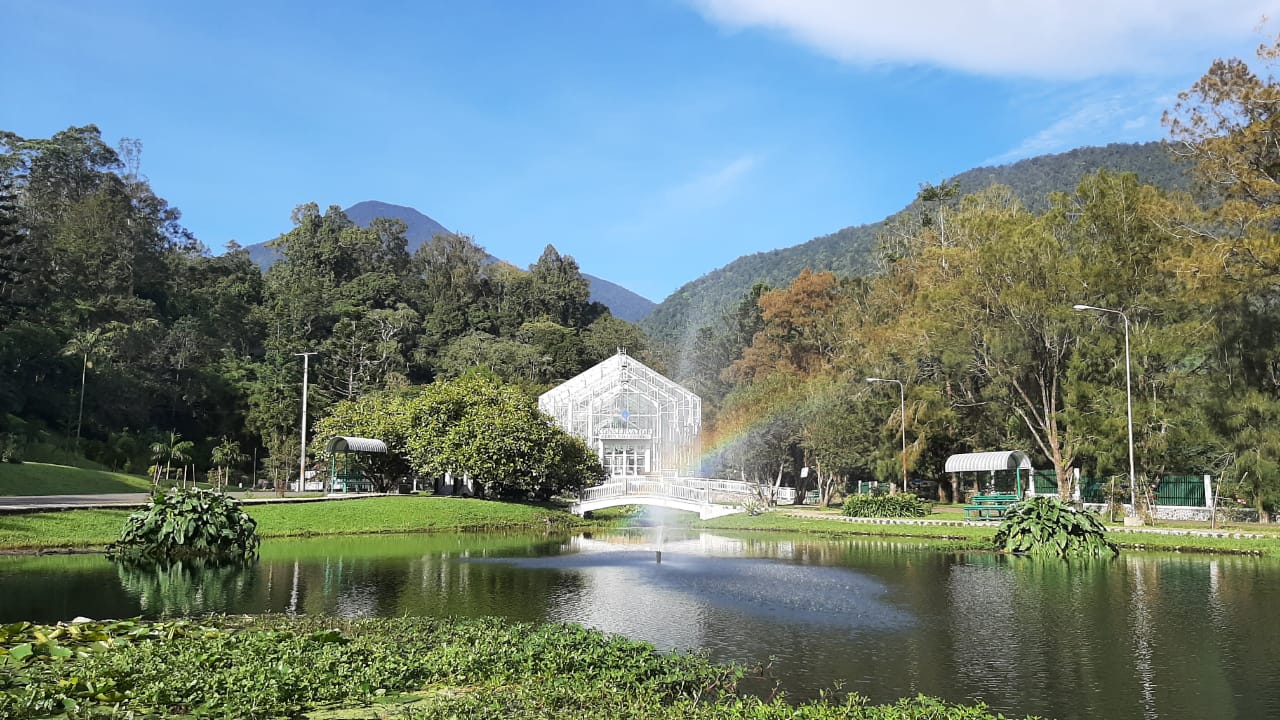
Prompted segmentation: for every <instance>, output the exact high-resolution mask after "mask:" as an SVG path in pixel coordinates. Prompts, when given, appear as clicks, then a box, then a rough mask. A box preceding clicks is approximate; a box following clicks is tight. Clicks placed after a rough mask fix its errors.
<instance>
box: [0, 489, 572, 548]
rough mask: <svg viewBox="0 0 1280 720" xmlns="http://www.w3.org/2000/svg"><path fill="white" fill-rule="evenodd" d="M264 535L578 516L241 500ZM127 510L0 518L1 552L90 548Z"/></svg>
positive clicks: (508, 509) (371, 502) (421, 501)
mask: <svg viewBox="0 0 1280 720" xmlns="http://www.w3.org/2000/svg"><path fill="white" fill-rule="evenodd" d="M245 510H246V511H247V512H248V513H249V514H250V515H252V516H253V518H254V519H255V520H257V521H258V532H259V534H260V535H261V536H262V537H264V538H278V537H303V536H311V535H360V534H370V533H405V532H461V531H473V530H498V529H504V528H545V527H548V526H551V527H557V528H563V527H574V526H579V525H583V524H584V521H583V520H582V519H581V518H579V517H577V516H576V515H573V514H571V513H568V512H565V511H564V510H559V509H556V508H550V507H543V506H538V505H521V504H516V503H502V502H490V501H485V500H470V499H464V498H434V497H413V496H392V497H376V498H364V499H360V500H335V501H332V502H311V503H287V504H286V503H280V504H269V505H246V506H245ZM129 513H130V511H129V510H68V511H65V512H47V513H31V514H24V515H0V550H24V549H55V548H95V547H102V546H104V545H106V544H107V543H110V542H112V541H113V540H115V539H116V538H117V537H119V535H120V530H121V528H123V527H124V521H125V518H126V517H128V516H129Z"/></svg>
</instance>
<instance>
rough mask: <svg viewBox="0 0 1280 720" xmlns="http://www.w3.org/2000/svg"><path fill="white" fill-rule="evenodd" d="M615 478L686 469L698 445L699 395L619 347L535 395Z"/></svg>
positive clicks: (685, 472)
mask: <svg viewBox="0 0 1280 720" xmlns="http://www.w3.org/2000/svg"><path fill="white" fill-rule="evenodd" d="M538 408H539V409H540V410H542V412H544V413H546V414H547V415H550V416H551V417H552V418H554V419H555V421H556V423H557V424H558V425H559V426H560V427H562V428H564V429H565V430H566V431H567V432H569V433H571V434H573V435H576V436H578V437H580V438H582V439H583V440H584V441H586V443H587V445H588V446H590V447H591V449H592V450H594V451H595V452H596V455H597V456H598V457H599V458H600V462H601V464H603V465H604V466H605V469H606V470H608V471H609V474H610V475H611V476H613V477H638V476H645V475H660V476H667V477H674V476H677V475H688V474H690V473H692V472H694V471H696V470H697V469H698V463H699V460H700V455H701V452H702V448H701V443H700V441H699V433H700V432H701V430H702V399H701V398H699V397H698V396H697V395H694V394H693V393H691V392H689V391H688V390H686V389H685V388H683V387H681V386H680V385H678V384H676V383H675V382H672V381H671V380H669V379H667V378H666V377H663V376H662V375H661V374H659V373H658V372H657V371H655V370H653V369H652V368H650V367H648V366H647V365H645V364H644V363H642V362H640V361H639V360H636V359H635V358H633V357H631V356H630V355H627V353H626V351H625V350H619V351H618V354H617V355H614V356H613V357H611V358H609V359H608V360H605V361H604V362H602V363H600V364H598V365H596V366H595V367H593V368H591V369H590V370H587V371H586V372H583V373H581V374H579V375H577V376H576V377H574V378H571V379H569V380H567V381H565V382H564V383H563V384H562V385H560V386H559V387H556V388H554V389H552V390H549V391H547V392H545V393H543V394H542V395H541V396H540V397H539V398H538Z"/></svg>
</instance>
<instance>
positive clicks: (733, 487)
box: [579, 476, 796, 504]
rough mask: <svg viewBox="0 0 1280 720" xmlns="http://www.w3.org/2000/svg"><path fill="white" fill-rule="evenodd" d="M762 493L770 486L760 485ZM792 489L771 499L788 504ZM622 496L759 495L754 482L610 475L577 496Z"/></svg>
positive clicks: (780, 491) (587, 498)
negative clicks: (604, 481)
mask: <svg viewBox="0 0 1280 720" xmlns="http://www.w3.org/2000/svg"><path fill="white" fill-rule="evenodd" d="M763 489H764V491H765V492H768V491H770V490H772V489H773V488H770V487H765V488H763ZM795 492H796V491H795V488H789V487H780V488H777V493H776V496H775V501H776V502H778V503H783V504H786V503H791V502H794V501H795V496H796V495H795ZM624 495H663V496H668V497H674V498H680V499H682V500H690V501H692V502H703V503H705V502H709V501H710V500H711V498H712V497H713V496H721V495H729V496H732V497H734V498H737V499H742V498H747V497H752V498H754V497H759V492H758V490H757V486H756V485H755V484H754V483H748V482H743V481H741V480H718V479H708V478H694V477H676V478H670V479H668V478H665V477H664V478H661V479H657V478H653V477H646V476H634V477H621V478H613V479H611V480H610V481H609V482H606V483H605V484H603V485H596V486H594V487H589V488H586V489H584V490H583V491H582V493H581V495H580V496H579V497H580V498H581V500H583V501H584V502H585V501H590V500H600V499H603V498H611V497H621V496H624Z"/></svg>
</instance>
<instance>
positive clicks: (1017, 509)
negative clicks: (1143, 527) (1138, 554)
mask: <svg viewBox="0 0 1280 720" xmlns="http://www.w3.org/2000/svg"><path fill="white" fill-rule="evenodd" d="M992 542H993V543H994V546H995V549H996V550H997V551H1000V552H1008V553H1015V554H1019V555H1042V556H1049V557H1062V558H1069V557H1092V558H1102V557H1114V556H1116V555H1118V554H1119V553H1120V549H1119V547H1117V546H1116V544H1115V543H1113V542H1111V541H1110V540H1108V539H1107V532H1106V528H1104V527H1103V525H1102V518H1101V517H1099V516H1098V514H1097V513H1095V512H1092V511H1089V510H1077V509H1076V508H1074V507H1072V506H1070V505H1067V504H1065V503H1063V502H1062V501H1061V500H1059V499H1058V498H1056V497H1051V496H1041V497H1034V498H1029V499H1026V500H1023V501H1021V502H1018V503H1015V504H1014V505H1012V506H1010V508H1009V509H1008V510H1007V511H1006V512H1005V514H1004V520H1003V521H1001V523H1000V527H999V528H998V529H997V530H996V535H995V538H993V540H992Z"/></svg>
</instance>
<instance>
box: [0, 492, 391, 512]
mask: <svg viewBox="0 0 1280 720" xmlns="http://www.w3.org/2000/svg"><path fill="white" fill-rule="evenodd" d="M228 495H231V496H233V497H235V498H236V499H237V500H239V501H240V502H242V503H244V504H245V505H256V504H260V503H299V502H319V501H322V500H355V499H357V498H366V497H379V495H378V494H376V493H347V494H339V495H331V496H323V495H322V496H314V495H312V496H305V497H301V496H298V497H295V496H288V495H286V496H285V497H282V498H281V497H276V496H275V495H256V496H255V497H245V496H244V493H228ZM150 501H151V495H150V494H149V493H105V494H100V495H6V496H3V497H0V514H3V513H31V512H48V511H57V510H81V509H87V508H137V507H145V506H146V504H147V503H148V502H150Z"/></svg>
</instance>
